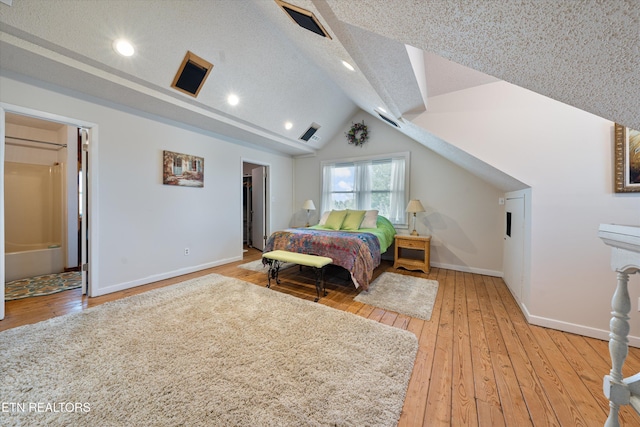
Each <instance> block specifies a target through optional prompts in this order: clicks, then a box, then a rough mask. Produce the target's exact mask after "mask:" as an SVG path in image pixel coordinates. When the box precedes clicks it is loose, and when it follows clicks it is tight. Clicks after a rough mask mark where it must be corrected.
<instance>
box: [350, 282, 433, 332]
mask: <svg viewBox="0 0 640 427" xmlns="http://www.w3.org/2000/svg"><path fill="white" fill-rule="evenodd" d="M437 294H438V282H437V281H435V280H428V279H423V278H420V277H415V276H409V275H404V274H398V273H389V272H385V273H382V274H381V275H380V276H379V277H378V278H377V279H376V280H374V281H373V282H372V283H371V284H370V285H369V290H368V291H366V292H360V293H359V294H358V295H357V296H356V297H355V298H354V300H355V301H359V302H361V303H364V304H369V305H373V306H375V307H380V308H384V309H385V310H391V311H395V312H397V313H401V314H406V315H407V316H411V317H417V318H418V319H423V320H429V319H431V311H432V310H433V304H434V303H435V301H436V295H437Z"/></svg>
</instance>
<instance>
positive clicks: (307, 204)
mask: <svg viewBox="0 0 640 427" xmlns="http://www.w3.org/2000/svg"><path fill="white" fill-rule="evenodd" d="M302 209H306V211H307V225H305V227H308V226H309V213H310V212H311V211H315V210H316V206H315V205H314V204H313V200H305V202H304V204H303V205H302Z"/></svg>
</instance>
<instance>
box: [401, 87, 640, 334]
mask: <svg viewBox="0 0 640 427" xmlns="http://www.w3.org/2000/svg"><path fill="white" fill-rule="evenodd" d="M414 122H415V123H416V124H418V125H420V126H422V127H424V128H426V129H427V130H429V131H430V132H432V133H433V134H435V135H437V136H439V137H441V138H443V139H444V140H446V141H448V142H450V143H452V144H454V145H456V146H458V147H460V148H461V149H463V150H465V151H468V152H469V153H470V154H472V155H474V156H476V157H478V158H479V159H481V160H483V161H485V162H487V163H488V164H490V165H492V166H494V167H496V168H498V169H500V170H502V171H504V172H506V173H508V174H510V175H511V176H513V177H514V178H516V179H518V180H520V181H522V182H525V183H527V184H528V185H530V186H531V187H532V191H531V192H532V197H531V221H532V222H531V233H532V234H531V248H530V250H531V259H530V263H531V267H530V268H531V276H530V278H529V281H528V283H525V284H526V285H527V284H528V288H527V289H525V294H524V301H523V304H524V307H525V310H526V312H527V315H528V318H529V320H530V321H531V322H532V323H535V324H539V325H543V326H549V327H553V328H557V329H562V330H565V331H570V332H576V333H580V334H584V335H589V336H594V337H598V338H602V339H607V338H608V330H609V320H610V317H611V315H610V312H611V303H610V301H611V297H612V295H613V291H614V288H615V274H614V273H613V272H612V271H611V270H610V267H609V259H610V248H609V247H607V246H605V245H604V243H603V242H602V241H601V240H600V239H599V238H598V227H599V225H600V224H601V223H618V224H627V225H640V195H637V194H636V195H633V194H624V195H623V194H615V193H613V173H612V166H613V123H612V122H610V121H608V120H605V119H602V118H600V117H597V116H594V115H592V114H590V113H586V112H584V111H581V110H578V109H576V108H573V107H570V106H567V105H565V104H562V103H560V102H557V101H554V100H552V99H549V98H546V97H544V96H541V95H538V94H535V93H533V92H530V91H528V90H525V89H522V88H519V87H517V86H514V85H511V84H508V83H505V82H498V83H491V84H486V85H482V86H478V87H475V88H471V89H467V90H464V91H459V92H455V93H451V94H448V95H442V96H438V97H434V98H431V99H430V102H429V110H428V112H426V113H424V114H423V115H421V116H420V117H418V118H417V119H416V120H415V121H414ZM634 281H635V284H634ZM637 282H638V278H637V277H635V278H634V277H632V279H631V281H630V284H629V290H630V294H631V301H632V303H633V304H632V310H631V320H630V324H631V335H632V336H634V337H633V338H632V340H633V344H634V345H640V338H638V337H640V313H638V307H637V301H638V297H639V296H640V286H638V283H637Z"/></svg>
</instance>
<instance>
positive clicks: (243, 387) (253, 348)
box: [0, 274, 418, 426]
mask: <svg viewBox="0 0 640 427" xmlns="http://www.w3.org/2000/svg"><path fill="white" fill-rule="evenodd" d="M0 342H2V346H0V372H2V381H0V396H2V402H3V410H2V411H1V412H0V425H2V426H7V425H29V426H44V425H46V426H70V425H73V426H177V425H190V426H275V425H278V426H325V425H326V426H329V425H331V426H334V425H340V426H346V425H352V426H395V425H397V422H398V420H399V417H400V413H401V411H402V406H403V402H404V397H405V394H406V390H407V385H408V382H409V378H410V376H411V371H412V370H413V364H414V361H415V356H416V352H417V347H418V343H417V338H416V337H415V335H414V334H413V333H411V332H408V331H405V330H402V329H399V328H393V327H390V326H387V325H384V324H381V323H378V322H374V321H372V320H369V319H365V318H362V317H359V316H356V315H354V314H350V313H346V312H342V311H339V310H336V309H333V308H330V307H327V306H324V305H321V304H317V303H312V302H310V301H306V300H301V299H298V298H295V297H292V296H290V295H286V294H281V293H279V292H276V291H273V290H270V289H267V288H264V287H262V286H257V285H254V284H250V283H247V282H243V281H241V280H238V279H233V278H228V277H224V276H220V275H217V274H211V275H208V276H204V277H201V278H197V279H192V280H189V281H186V282H182V283H179V284H177V285H173V286H170V287H166V288H161V289H156V290H152V291H148V292H145V293H143V294H139V295H135V296H131V297H128V298H124V299H121V300H118V301H113V302H108V303H105V304H102V305H99V306H96V307H92V308H89V309H86V310H84V311H82V312H78V313H72V314H68V315H65V316H61V317H56V318H52V319H49V320H47V321H44V322H41V323H37V324H33V325H25V326H21V327H17V328H14V329H9V330H7V331H4V332H0ZM4 402H7V403H4Z"/></svg>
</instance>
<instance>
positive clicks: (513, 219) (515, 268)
mask: <svg viewBox="0 0 640 427" xmlns="http://www.w3.org/2000/svg"><path fill="white" fill-rule="evenodd" d="M505 216H506V218H505V235H504V257H503V262H502V264H503V270H504V281H505V283H506V284H507V286H509V289H511V293H512V294H513V296H514V297H515V298H516V300H518V302H521V301H522V286H523V273H524V271H523V269H524V197H518V198H512V199H509V198H508V199H507V200H506V202H505Z"/></svg>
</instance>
